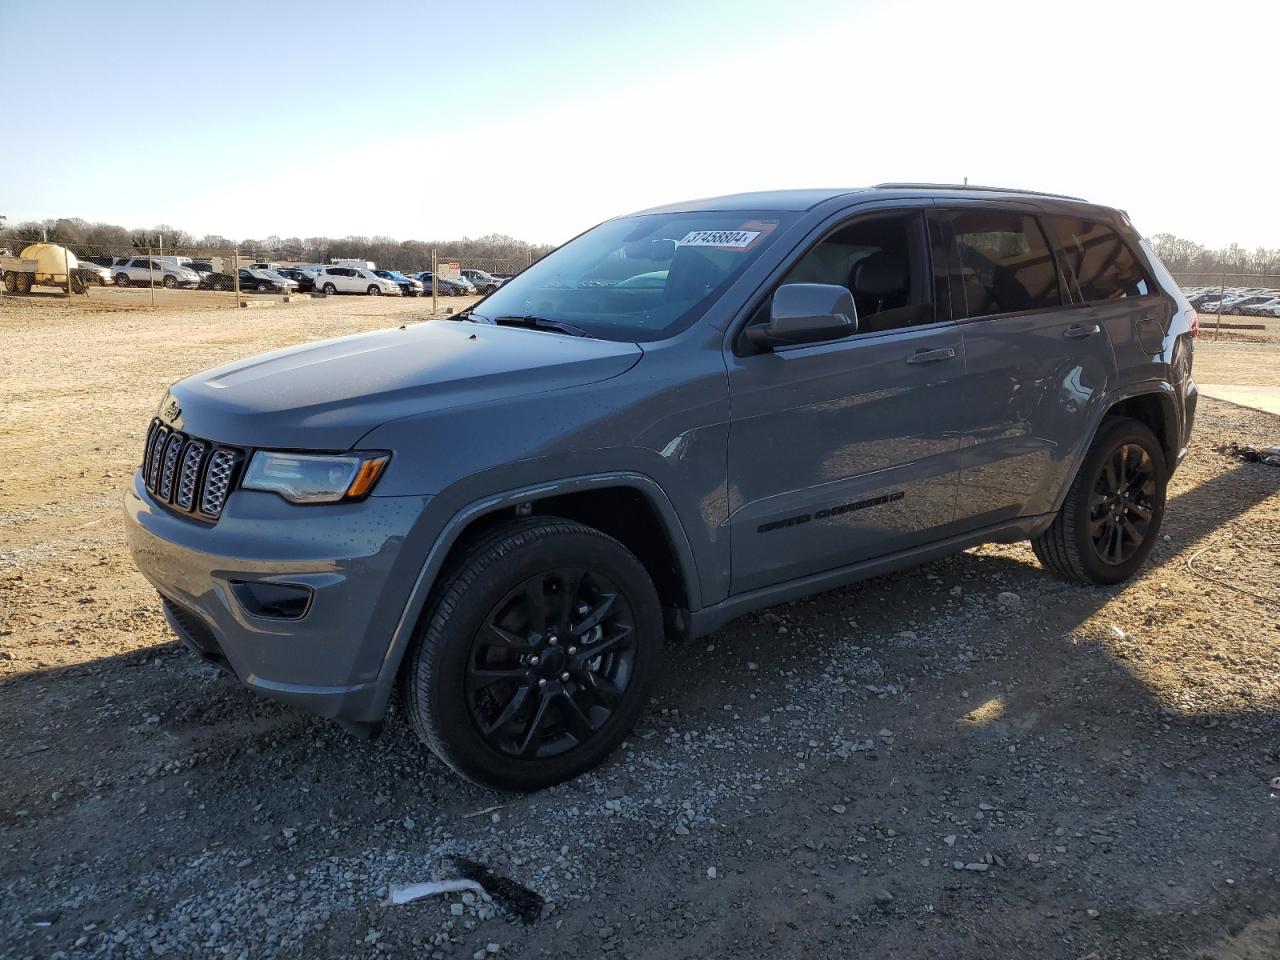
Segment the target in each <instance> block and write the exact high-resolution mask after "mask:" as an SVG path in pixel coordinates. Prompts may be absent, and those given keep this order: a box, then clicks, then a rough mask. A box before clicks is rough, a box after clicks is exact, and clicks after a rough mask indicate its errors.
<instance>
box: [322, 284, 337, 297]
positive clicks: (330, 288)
mask: <svg viewBox="0 0 1280 960" xmlns="http://www.w3.org/2000/svg"><path fill="white" fill-rule="evenodd" d="M320 292H321V293H323V294H324V295H325V296H326V297H332V296H333V295H334V294H335V293H337V292H338V288H337V287H335V286H334V285H333V284H332V283H326V284H325V285H324V289H323V290H321V291H320Z"/></svg>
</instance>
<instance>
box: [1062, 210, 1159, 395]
mask: <svg viewBox="0 0 1280 960" xmlns="http://www.w3.org/2000/svg"><path fill="white" fill-rule="evenodd" d="M1045 226H1046V227H1047V228H1048V230H1049V234H1050V236H1051V237H1052V238H1053V240H1054V242H1055V244H1056V245H1057V247H1058V249H1059V250H1060V251H1061V253H1060V256H1061V258H1062V261H1063V264H1062V265H1063V279H1064V281H1065V282H1066V285H1067V290H1068V293H1069V294H1070V295H1071V297H1072V299H1073V300H1075V301H1076V302H1078V303H1087V304H1088V305H1089V306H1090V307H1091V308H1092V309H1093V312H1094V315H1095V316H1096V317H1097V320H1098V323H1099V324H1101V326H1102V328H1103V330H1104V331H1105V332H1106V334H1107V339H1108V340H1110V341H1111V347H1112V349H1113V350H1114V351H1115V358H1116V367H1117V374H1118V378H1119V382H1120V383H1132V382H1134V381H1136V380H1143V379H1148V378H1150V377H1152V376H1162V377H1168V376H1169V371H1168V370H1167V369H1164V370H1162V369H1161V368H1160V367H1159V366H1158V364H1159V362H1160V361H1161V358H1162V354H1163V353H1164V335H1165V331H1166V330H1168V329H1169V324H1170V322H1171V321H1172V319H1173V315H1174V313H1175V312H1176V311H1177V309H1178V308H1177V305H1176V304H1175V303H1174V302H1173V301H1172V300H1171V299H1170V298H1169V297H1167V296H1165V295H1164V294H1163V293H1162V292H1161V291H1160V288H1159V286H1157V284H1156V282H1155V280H1154V279H1153V278H1152V277H1151V275H1150V273H1149V272H1148V269H1147V266H1146V264H1144V263H1143V260H1142V257H1141V256H1140V255H1139V254H1138V252H1137V250H1136V249H1135V247H1136V244H1134V243H1133V242H1132V241H1131V240H1130V239H1127V238H1126V237H1125V235H1124V233H1125V232H1127V231H1124V230H1122V229H1120V228H1121V226H1122V225H1121V224H1119V223H1116V224H1114V225H1113V224H1108V223H1105V222H1103V221H1102V220H1101V219H1091V218H1085V217H1068V216H1061V215H1050V216H1047V217H1045Z"/></svg>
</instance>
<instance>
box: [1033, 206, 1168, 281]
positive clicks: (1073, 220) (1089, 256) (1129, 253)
mask: <svg viewBox="0 0 1280 960" xmlns="http://www.w3.org/2000/svg"><path fill="white" fill-rule="evenodd" d="M1047 220H1048V222H1049V230H1050V231H1051V232H1052V233H1053V235H1054V240H1055V241H1056V242H1057V244H1058V247H1059V249H1060V250H1062V254H1063V259H1064V260H1065V261H1066V263H1065V268H1066V274H1067V283H1068V285H1069V287H1070V289H1071V295H1072V296H1073V297H1074V298H1075V299H1077V300H1079V301H1081V302H1087V301H1089V300H1118V299H1120V298H1121V297H1143V296H1146V295H1147V294H1148V293H1153V292H1154V291H1155V284H1154V283H1152V281H1151V278H1150V277H1149V276H1148V275H1147V271H1146V268H1145V267H1144V266H1143V265H1142V261H1141V260H1139V259H1138V257H1137V255H1136V254H1135V253H1134V252H1133V248H1132V247H1130V246H1129V244H1128V243H1126V242H1125V240H1124V238H1123V237H1122V236H1120V234H1118V233H1117V232H1116V231H1115V230H1113V229H1112V228H1111V227H1109V226H1107V225H1106V224H1105V223H1095V222H1094V221H1092V220H1081V219H1079V218H1078V217H1056V216H1055V217H1048V218H1047Z"/></svg>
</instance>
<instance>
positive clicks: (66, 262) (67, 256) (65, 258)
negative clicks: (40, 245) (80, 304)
mask: <svg viewBox="0 0 1280 960" xmlns="http://www.w3.org/2000/svg"><path fill="white" fill-rule="evenodd" d="M62 269H63V270H65V271H66V272H67V299H68V300H70V299H71V248H70V247H68V246H67V245H66V244H65V243H64V244H63V245H62Z"/></svg>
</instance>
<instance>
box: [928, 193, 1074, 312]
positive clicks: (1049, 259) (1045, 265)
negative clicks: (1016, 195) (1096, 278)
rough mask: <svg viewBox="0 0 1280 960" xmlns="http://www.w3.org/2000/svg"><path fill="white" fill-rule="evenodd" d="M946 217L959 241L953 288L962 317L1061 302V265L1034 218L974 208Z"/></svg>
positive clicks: (952, 269)
mask: <svg viewBox="0 0 1280 960" xmlns="http://www.w3.org/2000/svg"><path fill="white" fill-rule="evenodd" d="M942 219H943V221H944V222H945V223H946V224H947V225H948V226H949V227H950V229H951V232H952V235H953V237H954V240H955V244H954V250H953V252H952V256H951V263H950V265H949V267H948V272H949V273H950V276H951V283H950V284H949V285H948V286H949V287H950V290H951V311H952V316H954V317H955V318H956V319H957V320H959V319H963V318H973V317H989V316H994V315H997V314H1002V313H1018V312H1020V311H1023V310H1040V309H1043V308H1045V307H1058V306H1061V305H1062V293H1061V291H1060V290H1059V288H1058V270H1057V266H1056V264H1055V263H1054V259H1053V254H1052V253H1051V252H1050V250H1049V244H1048V243H1047V242H1046V241H1045V238H1044V234H1043V232H1041V230H1040V226H1039V224H1037V223H1036V221H1035V218H1034V217H1031V216H1029V215H1027V214H1024V213H1014V212H1009V211H1004V210H983V209H973V210H951V211H946V212H944V213H943V214H942Z"/></svg>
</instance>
